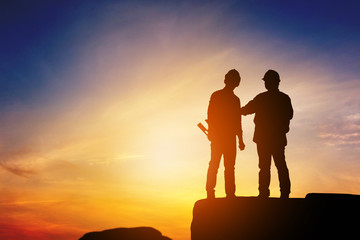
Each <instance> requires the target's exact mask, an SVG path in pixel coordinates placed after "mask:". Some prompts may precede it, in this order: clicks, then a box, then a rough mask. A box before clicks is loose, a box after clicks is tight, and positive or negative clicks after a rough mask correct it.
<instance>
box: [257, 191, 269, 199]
mask: <svg viewBox="0 0 360 240" xmlns="http://www.w3.org/2000/svg"><path fill="white" fill-rule="evenodd" d="M269 196H270V193H264V192H260V193H259V195H258V198H260V199H268V198H269Z"/></svg>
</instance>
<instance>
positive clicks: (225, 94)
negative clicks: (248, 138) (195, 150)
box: [208, 89, 241, 138]
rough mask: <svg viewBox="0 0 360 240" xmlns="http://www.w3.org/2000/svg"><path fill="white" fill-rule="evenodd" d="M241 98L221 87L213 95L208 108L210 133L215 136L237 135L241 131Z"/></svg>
mask: <svg viewBox="0 0 360 240" xmlns="http://www.w3.org/2000/svg"><path fill="white" fill-rule="evenodd" d="M240 107H241V106H240V99H239V98H238V97H237V96H236V95H235V94H234V93H233V92H232V91H227V90H226V89H221V90H219V91H216V92H214V93H213V94H212V95H211V98H210V103H209V108H208V123H209V133H210V134H211V135H212V137H214V138H226V137H230V136H236V135H237V134H238V133H239V132H240V131H241V114H240Z"/></svg>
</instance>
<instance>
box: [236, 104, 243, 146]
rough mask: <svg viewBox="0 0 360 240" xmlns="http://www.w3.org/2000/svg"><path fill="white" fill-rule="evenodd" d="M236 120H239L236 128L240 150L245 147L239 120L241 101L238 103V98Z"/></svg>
mask: <svg viewBox="0 0 360 240" xmlns="http://www.w3.org/2000/svg"><path fill="white" fill-rule="evenodd" d="M237 112H238V114H237V117H238V119H239V120H238V121H239V125H238V130H237V134H236V135H237V136H238V139H239V148H240V150H241V151H242V150H244V149H245V144H244V140H243V130H242V122H241V103H240V99H239V106H238V111H237Z"/></svg>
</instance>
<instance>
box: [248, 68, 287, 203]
mask: <svg viewBox="0 0 360 240" xmlns="http://www.w3.org/2000/svg"><path fill="white" fill-rule="evenodd" d="M263 80H264V81H265V88H266V89H267V90H268V91H267V92H263V93H260V94H259V95H257V96H256V97H255V98H254V99H253V100H252V101H250V102H249V103H248V104H247V105H246V106H245V107H243V108H242V109H241V113H242V114H243V115H248V114H252V113H255V118H254V123H255V133H254V139H253V140H254V142H255V143H256V144H257V152H258V155H259V168H260V172H259V197H260V198H268V197H269V195H270V190H269V185H270V165H271V157H273V159H274V162H275V166H276V168H277V170H278V175H279V182H280V191H281V198H289V194H290V178H289V171H288V168H287V166H286V162H285V146H286V145H287V140H286V133H287V132H289V125H290V120H291V119H292V117H293V108H292V106H291V100H290V98H289V96H288V95H286V94H285V93H282V92H280V91H279V83H280V76H279V74H278V73H277V72H276V71H274V70H269V71H267V72H266V73H265V75H264V78H263Z"/></svg>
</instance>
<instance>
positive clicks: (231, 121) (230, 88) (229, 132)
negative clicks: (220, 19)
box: [206, 69, 245, 198]
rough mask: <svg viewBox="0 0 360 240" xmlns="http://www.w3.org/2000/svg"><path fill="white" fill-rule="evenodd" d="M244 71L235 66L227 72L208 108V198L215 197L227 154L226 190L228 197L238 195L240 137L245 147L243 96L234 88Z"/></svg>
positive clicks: (241, 143)
mask: <svg viewBox="0 0 360 240" xmlns="http://www.w3.org/2000/svg"><path fill="white" fill-rule="evenodd" d="M240 80H241V78H240V74H239V72H238V71H236V70H235V69H232V70H230V71H229V72H228V73H227V74H226V75H225V80H224V82H225V87H224V88H223V89H221V90H219V91H216V92H214V93H213V94H212V95H211V98H210V103H209V108H208V124H209V135H208V137H209V140H210V141H211V159H210V163H209V169H208V172H207V182H206V191H207V197H208V198H215V190H214V188H215V186H216V175H217V172H218V169H219V164H220V160H221V156H224V166H225V173H224V175H225V192H226V196H227V197H235V176H234V171H235V158H236V136H238V139H239V148H240V149H241V150H243V149H244V148H245V145H244V142H243V139H242V128H241V113H240V108H241V106H240V99H239V98H238V97H237V96H236V95H235V94H234V89H235V88H236V87H237V86H239V84H240Z"/></svg>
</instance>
